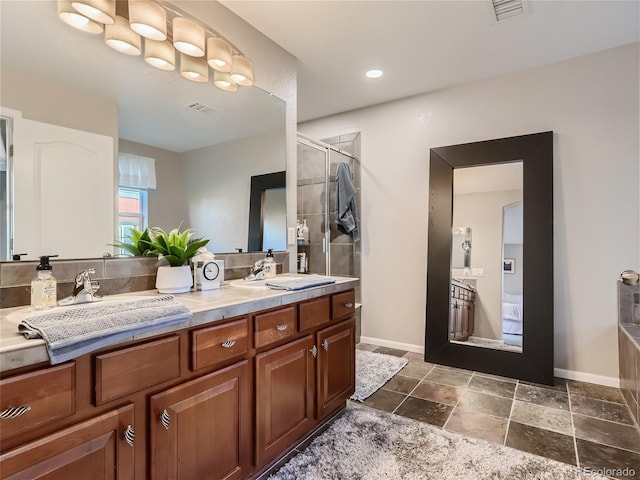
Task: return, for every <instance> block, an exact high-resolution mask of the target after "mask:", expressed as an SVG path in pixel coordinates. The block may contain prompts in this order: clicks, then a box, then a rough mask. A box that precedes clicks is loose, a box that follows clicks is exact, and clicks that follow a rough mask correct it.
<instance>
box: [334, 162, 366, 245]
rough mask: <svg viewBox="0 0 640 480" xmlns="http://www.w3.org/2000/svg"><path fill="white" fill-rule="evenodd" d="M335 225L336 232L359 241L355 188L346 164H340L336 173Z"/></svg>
mask: <svg viewBox="0 0 640 480" xmlns="http://www.w3.org/2000/svg"><path fill="white" fill-rule="evenodd" d="M336 225H337V227H338V230H339V231H341V232H342V233H346V234H348V235H350V236H351V239H352V240H353V241H354V242H358V241H360V229H359V228H358V213H357V210H356V187H354V186H353V182H352V181H351V169H350V168H349V164H348V163H347V162H340V163H339V164H338V169H337V171H336Z"/></svg>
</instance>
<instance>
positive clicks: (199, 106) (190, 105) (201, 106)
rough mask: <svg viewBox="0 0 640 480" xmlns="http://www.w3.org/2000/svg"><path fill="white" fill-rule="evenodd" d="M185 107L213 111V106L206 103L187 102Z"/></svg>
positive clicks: (203, 111) (204, 111) (205, 111)
mask: <svg viewBox="0 0 640 480" xmlns="http://www.w3.org/2000/svg"><path fill="white" fill-rule="evenodd" d="M185 107H187V108H190V109H191V110H197V111H198V112H201V113H213V112H215V111H216V110H215V108H213V107H209V106H208V105H204V104H202V103H200V102H193V103H187V104H186V105H185Z"/></svg>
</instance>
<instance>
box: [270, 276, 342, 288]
mask: <svg viewBox="0 0 640 480" xmlns="http://www.w3.org/2000/svg"><path fill="white" fill-rule="evenodd" d="M305 277H306V278H287V279H280V280H277V279H273V280H268V281H266V282H265V283H264V285H265V286H266V287H269V288H271V289H273V290H304V289H305V288H313V287H319V286H322V285H330V284H332V283H336V281H335V279H334V278H331V277H324V276H322V275H315V274H314V275H306V276H305Z"/></svg>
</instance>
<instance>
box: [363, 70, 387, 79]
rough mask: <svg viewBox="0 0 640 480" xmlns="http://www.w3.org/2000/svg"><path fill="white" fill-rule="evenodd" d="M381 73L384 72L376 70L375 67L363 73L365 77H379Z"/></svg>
mask: <svg viewBox="0 0 640 480" xmlns="http://www.w3.org/2000/svg"><path fill="white" fill-rule="evenodd" d="M383 74H384V72H383V71H382V70H378V69H377V68H376V69H373V70H368V71H367V73H365V75H366V76H367V78H380V77H381V76H382V75H383Z"/></svg>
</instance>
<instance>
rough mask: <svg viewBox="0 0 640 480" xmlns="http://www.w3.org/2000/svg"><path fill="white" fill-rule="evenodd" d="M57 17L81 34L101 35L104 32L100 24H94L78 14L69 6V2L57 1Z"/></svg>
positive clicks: (65, 0)
mask: <svg viewBox="0 0 640 480" xmlns="http://www.w3.org/2000/svg"><path fill="white" fill-rule="evenodd" d="M58 16H59V17H60V20H62V21H63V22H64V23H66V24H68V25H71V26H72V27H73V28H77V29H78V30H82V31H83V32H87V33H102V32H103V31H104V27H103V26H102V24H100V23H96V22H94V21H93V20H90V19H89V18H87V17H85V16H84V15H82V14H80V13H78V11H77V10H76V9H75V8H73V7H72V6H71V0H58Z"/></svg>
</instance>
